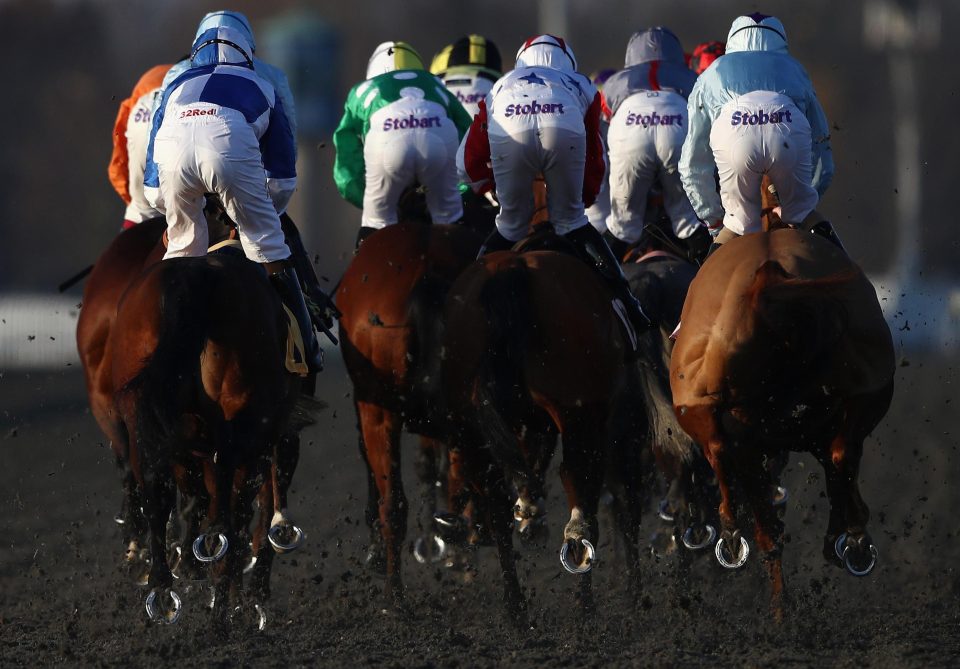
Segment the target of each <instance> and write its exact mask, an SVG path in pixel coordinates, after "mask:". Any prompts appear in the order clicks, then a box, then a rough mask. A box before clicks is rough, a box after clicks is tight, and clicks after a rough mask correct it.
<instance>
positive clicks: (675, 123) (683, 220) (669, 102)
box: [607, 91, 700, 244]
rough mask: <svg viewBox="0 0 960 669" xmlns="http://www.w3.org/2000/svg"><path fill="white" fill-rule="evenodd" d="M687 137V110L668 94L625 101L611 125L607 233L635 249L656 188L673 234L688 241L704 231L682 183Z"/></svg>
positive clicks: (644, 94)
mask: <svg viewBox="0 0 960 669" xmlns="http://www.w3.org/2000/svg"><path fill="white" fill-rule="evenodd" d="M686 136H687V104H686V100H684V99H683V97H682V96H680V95H677V94H676V93H670V92H666V91H645V92H642V93H637V94H635V95H631V96H630V97H629V98H627V99H626V100H624V102H623V103H622V104H621V105H620V107H619V109H617V113H616V114H614V116H613V118H612V119H611V120H610V133H609V135H608V137H609V143H610V217H609V218H608V219H607V228H608V229H609V230H610V232H611V233H613V235H614V236H615V237H617V239H620V240H622V241H625V242H628V243H630V244H633V243H634V242H636V241H637V240H638V239H640V233H642V232H643V224H644V216H645V214H646V211H647V198H648V196H649V194H650V188H651V187H652V186H653V184H654V183H655V182H659V183H660V187H661V190H662V192H663V206H664V209H665V210H666V212H667V216H669V217H670V221H671V222H672V223H673V231H674V233H676V235H677V236H678V237H680V238H681V239H686V238H687V237H689V236H690V235H691V234H693V231H694V230H695V229H696V228H697V226H698V225H700V221H699V220H698V219H697V215H696V214H695V213H694V211H693V207H692V206H691V205H690V201H689V200H688V199H687V194H686V192H685V191H684V190H683V184H682V183H681V182H680V171H679V169H678V165H679V163H680V149H681V148H682V147H683V140H684V139H685V138H686Z"/></svg>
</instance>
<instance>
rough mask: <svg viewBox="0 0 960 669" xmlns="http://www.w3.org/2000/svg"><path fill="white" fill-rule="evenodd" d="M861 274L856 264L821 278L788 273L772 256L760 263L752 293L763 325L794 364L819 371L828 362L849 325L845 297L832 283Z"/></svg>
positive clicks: (771, 339) (758, 316)
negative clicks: (840, 296)
mask: <svg viewBox="0 0 960 669" xmlns="http://www.w3.org/2000/svg"><path fill="white" fill-rule="evenodd" d="M856 277H857V273H856V272H855V271H853V270H851V271H850V272H843V273H839V274H835V275H832V276H828V277H823V278H818V279H804V278H801V277H795V276H793V275H791V274H789V273H788V272H787V271H786V270H785V269H784V268H783V266H782V265H780V263H778V262H776V261H773V260H770V261H767V262H766V263H764V264H763V265H761V266H760V268H759V269H758V270H757V273H756V276H755V277H754V280H753V284H752V285H751V287H750V289H749V291H748V295H749V296H750V297H751V299H752V302H753V308H754V312H755V313H756V314H757V318H758V323H757V325H758V326H759V327H762V328H764V329H765V330H766V331H767V333H768V335H769V336H770V341H771V342H773V343H774V344H775V345H776V346H777V348H781V347H782V349H783V353H785V354H786V355H784V356H781V357H782V358H784V359H789V360H790V361H791V368H793V369H803V370H806V371H815V370H817V369H819V368H821V367H822V366H824V365H827V364H829V363H830V359H831V354H832V353H833V351H834V350H835V347H836V344H837V342H838V341H839V340H840V339H841V338H842V337H843V335H844V333H845V332H846V331H847V328H848V315H847V311H846V308H845V307H844V305H843V303H842V302H841V301H840V300H838V299H836V298H834V297H833V295H832V289H833V288H835V287H837V286H841V285H843V284H846V283H848V282H850V281H852V280H854V279H855V278H856Z"/></svg>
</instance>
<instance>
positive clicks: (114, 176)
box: [107, 65, 170, 204]
mask: <svg viewBox="0 0 960 669" xmlns="http://www.w3.org/2000/svg"><path fill="white" fill-rule="evenodd" d="M169 69H170V65H156V66H154V67H151V68H150V69H149V70H147V71H146V72H144V74H143V76H141V77H140V80H139V81H137V84H136V86H134V87H133V92H132V93H131V94H130V97H128V98H127V99H126V100H124V101H123V102H121V103H120V109H119V110H118V111H117V118H116V120H115V121H114V123H113V154H112V155H111V156H110V165H109V166H108V167H107V175H108V176H109V177H110V183H111V184H112V185H113V189H114V190H115V191H117V194H118V195H119V196H120V197H121V198H122V199H123V201H124V202H125V203H127V204H130V199H131V194H130V158H129V151H128V148H127V132H128V128H129V123H130V117H131V110H132V109H133V108H134V107H135V106H136V105H137V104H138V102H139V101H140V100H141V99H142V98H143V96H144V95H145V94H146V93H148V92H151V91H154V90H156V89H157V88H159V87H160V82H161V81H162V80H163V76H164V74H166V72H167V71H168V70H169ZM140 116H141V118H142V117H143V114H140ZM146 116H147V120H148V121H149V118H150V111H149V110H148V113H147V114H146ZM147 127H148V128H149V125H148V126H147ZM141 158H142V156H141ZM140 173H141V175H142V174H143V166H142V165H141V166H140ZM138 185H139V184H137V185H135V186H134V187H135V188H136V187H137V186H138ZM140 190H141V191H142V190H143V188H142V186H140Z"/></svg>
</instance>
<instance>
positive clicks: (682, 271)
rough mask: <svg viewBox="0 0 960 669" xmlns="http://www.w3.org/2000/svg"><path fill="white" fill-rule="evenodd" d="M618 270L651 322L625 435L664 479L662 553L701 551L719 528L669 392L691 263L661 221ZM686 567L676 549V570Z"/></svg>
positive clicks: (700, 465)
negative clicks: (664, 544)
mask: <svg viewBox="0 0 960 669" xmlns="http://www.w3.org/2000/svg"><path fill="white" fill-rule="evenodd" d="M623 272H624V275H625V276H626V277H627V280H628V281H629V282H630V288H631V290H632V291H633V294H634V295H636V296H637V299H638V300H640V303H641V304H643V305H644V311H645V313H646V314H647V316H648V317H649V318H650V320H651V321H652V322H653V323H654V324H655V325H656V328H654V329H653V330H652V331H651V332H649V333H645V334H643V335H641V336H640V337H639V356H638V357H639V360H638V363H639V370H638V372H639V373H638V374H637V375H636V376H635V377H631V388H630V389H629V391H628V392H627V393H626V394H625V398H624V401H625V403H627V404H628V407H627V408H626V410H625V414H626V416H628V424H629V423H633V424H634V425H633V426H632V430H628V432H630V433H632V436H633V439H635V440H636V441H637V442H639V443H637V446H636V448H637V449H638V450H640V452H641V453H642V454H643V455H644V456H647V455H648V454H649V456H652V458H653V460H654V462H655V465H656V469H657V470H658V471H659V472H660V473H661V474H662V476H663V477H664V478H665V480H666V482H667V485H668V489H667V492H666V495H665V497H664V498H663V499H662V500H661V502H660V504H659V508H658V515H659V517H660V519H661V520H663V521H664V522H665V523H666V532H667V533H668V534H666V538H667V540H668V542H669V543H668V545H667V549H668V550H670V549H672V547H673V546H683V547H685V548H686V549H688V550H691V551H699V550H702V549H704V548H707V547H708V546H709V547H712V546H713V543H714V540H715V539H716V536H717V532H716V526H717V524H718V523H717V522H716V520H715V519H714V518H713V515H714V514H713V513H711V506H713V507H714V508H715V506H716V504H715V499H714V490H713V489H712V487H711V486H710V480H711V479H712V472H711V471H710V466H709V464H708V463H707V461H706V459H705V458H704V457H703V453H702V451H701V449H700V447H699V446H698V445H697V444H695V443H694V442H693V441H692V440H691V439H690V437H689V436H687V434H686V433H685V432H684V431H683V429H682V428H681V426H680V424H679V423H678V422H677V418H676V415H675V414H674V412H673V397H672V395H671V393H670V358H671V355H672V352H673V340H672V339H671V335H672V333H673V332H674V330H675V329H676V327H677V325H678V324H679V323H680V312H681V310H682V308H683V304H684V301H685V300H686V296H687V290H688V289H689V286H690V283H691V282H692V281H693V279H694V277H695V276H696V274H697V266H696V265H694V264H693V263H692V262H690V261H689V260H688V259H687V257H686V251H685V249H684V248H683V246H682V242H680V241H679V240H678V239H677V238H676V237H675V236H673V234H672V231H671V224H670V221H669V219H668V218H665V216H661V217H660V218H657V219H655V220H652V221H648V223H647V224H646V226H645V227H644V230H643V232H642V234H641V237H640V240H639V241H638V242H637V244H635V245H634V247H633V248H632V249H631V250H630V252H629V253H627V255H626V257H625V262H624V263H623ZM634 380H635V381H636V383H635V384H634V383H633V381H634ZM633 385H639V388H633V387H632V386H633ZM638 414H644V415H643V416H640V415H638ZM687 563H688V561H687V560H686V558H685V555H684V553H682V552H681V554H680V563H679V564H680V569H681V573H682V572H683V571H685V569H686V567H687Z"/></svg>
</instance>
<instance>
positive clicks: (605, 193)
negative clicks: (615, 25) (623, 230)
mask: <svg viewBox="0 0 960 669" xmlns="http://www.w3.org/2000/svg"><path fill="white" fill-rule="evenodd" d="M614 72H616V70H614V69H613V68H610V67H608V68H604V69H602V70H598V71H596V72H593V73H591V74H590V81H592V82H593V85H594V86H596V87H597V92H598V93H600V109H601V113H600V137H601V138H603V147H604V151H605V152H606V150H607V147H608V146H609V144H608V143H607V134H608V133H609V132H610V117H609V116H608V115H607V113H606V106H607V103H606V101H605V100H604V97H603V85H604V84H605V83H606V81H607V79H609V78H610V75H611V74H613V73H614ZM607 164H608V165H609V161H607ZM586 214H587V220H588V221H590V225H592V226H593V227H595V228H596V229H597V232H599V233H600V234H603V233H604V232H606V231H607V217H608V216H610V170H609V169H608V170H607V171H606V173H605V174H604V175H603V183H602V184H600V192H599V193H597V199H596V200H595V201H594V203H593V204H591V205H590V206H589V207H587V209H586Z"/></svg>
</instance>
